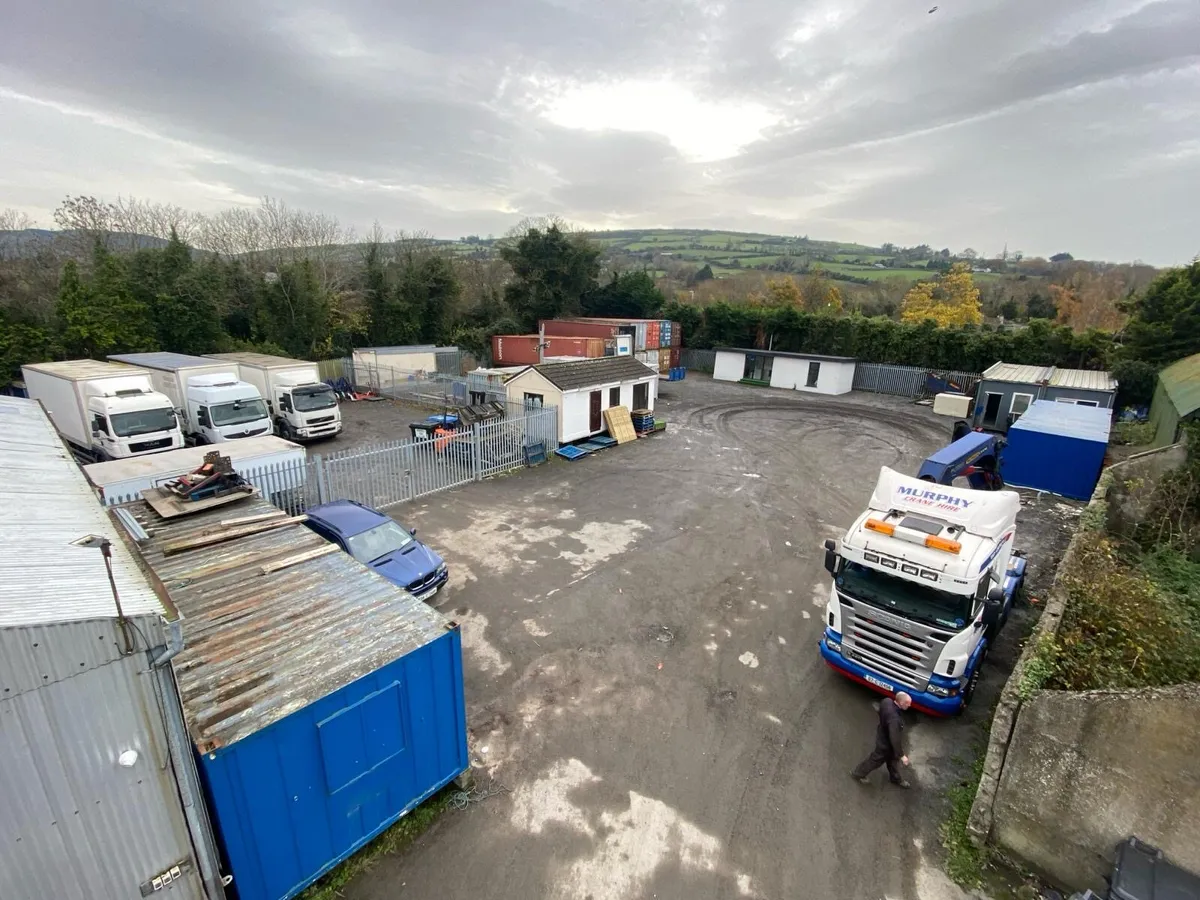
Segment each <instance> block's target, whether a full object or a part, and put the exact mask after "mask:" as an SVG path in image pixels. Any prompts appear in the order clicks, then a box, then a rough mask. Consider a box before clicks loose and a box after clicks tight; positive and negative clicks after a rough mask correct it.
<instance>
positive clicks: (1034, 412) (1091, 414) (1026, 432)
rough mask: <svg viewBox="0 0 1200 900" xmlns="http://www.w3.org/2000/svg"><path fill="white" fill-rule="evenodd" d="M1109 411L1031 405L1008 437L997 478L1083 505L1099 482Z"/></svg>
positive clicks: (1039, 403) (1045, 402) (1040, 403)
mask: <svg viewBox="0 0 1200 900" xmlns="http://www.w3.org/2000/svg"><path fill="white" fill-rule="evenodd" d="M1111 428H1112V410H1109V409H1101V408H1098V407H1094V406H1078V405H1075V404H1066V403H1055V402H1053V401H1051V400H1035V401H1034V402H1033V405H1032V406H1030V407H1029V409H1028V411H1026V412H1025V414H1024V415H1022V416H1021V418H1020V419H1018V420H1017V421H1016V422H1014V423H1013V426H1012V427H1011V428H1010V429H1009V431H1008V446H1007V447H1006V448H1005V450H1004V456H1003V458H1002V463H1001V470H1000V471H1001V474H1002V475H1003V476H1004V480H1005V481H1006V482H1007V483H1008V484H1011V485H1013V486H1014V487H1025V488H1034V489H1036V490H1039V491H1049V492H1050V493H1052V494H1061V495H1062V496H1063V497H1072V498H1074V499H1076V500H1087V499H1088V498H1089V497H1091V496H1092V491H1094V490H1095V489H1096V482H1097V481H1099V480H1100V470H1101V469H1102V468H1103V467H1104V456H1105V454H1106V453H1107V452H1108V435H1109V431H1110V429H1111Z"/></svg>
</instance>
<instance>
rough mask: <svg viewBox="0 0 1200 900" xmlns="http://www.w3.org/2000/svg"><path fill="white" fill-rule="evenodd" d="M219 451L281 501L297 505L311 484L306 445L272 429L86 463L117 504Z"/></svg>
mask: <svg viewBox="0 0 1200 900" xmlns="http://www.w3.org/2000/svg"><path fill="white" fill-rule="evenodd" d="M214 451H215V452H217V453H220V454H221V455H222V456H228V457H229V461H230V462H231V463H233V470H234V471H235V472H237V473H238V474H239V475H241V476H242V477H243V478H245V479H246V480H247V481H249V482H250V483H251V484H253V485H254V486H255V487H257V488H258V489H259V491H260V492H261V493H262V495H263V496H264V497H265V498H267V499H268V500H271V501H272V502H273V503H275V504H276V505H277V506H282V507H285V508H292V507H293V506H295V505H296V504H295V498H296V495H298V494H300V492H301V491H302V489H303V488H304V486H305V484H306V483H307V468H306V467H305V462H306V460H307V456H306V454H305V452H304V448H303V447H301V446H300V445H299V444H293V443H292V442H291V441H285V440H284V439H283V438H278V437H275V436H274V435H269V434H268V435H263V436H261V437H249V438H242V439H241V440H240V441H230V442H228V443H226V444H222V445H221V446H220V447H184V448H183V449H181V450H172V451H170V452H168V453H156V454H154V455H153V456H141V457H136V458H134V459H115V460H110V461H108V462H99V463H92V464H91V465H88V466H84V467H83V473H84V474H85V475H86V476H87V478H88V481H90V482H91V483H92V486H93V487H94V488H95V489H96V490H97V492H98V493H99V494H100V502H101V503H103V504H104V505H105V506H116V505H118V504H121V503H130V502H132V501H134V500H140V499H141V498H142V491H146V490H149V489H150V488H154V487H158V486H159V485H162V484H165V483H166V482H168V481H171V480H173V479H175V478H178V477H179V476H180V475H184V474H186V473H188V472H194V471H196V470H197V469H199V468H200V466H202V465H203V464H204V455H205V454H206V453H210V452H214Z"/></svg>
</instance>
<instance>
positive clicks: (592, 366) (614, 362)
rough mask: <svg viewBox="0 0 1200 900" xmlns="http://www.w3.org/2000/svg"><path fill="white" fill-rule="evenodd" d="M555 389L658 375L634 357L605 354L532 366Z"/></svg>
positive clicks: (589, 385)
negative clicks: (599, 356) (596, 357)
mask: <svg viewBox="0 0 1200 900" xmlns="http://www.w3.org/2000/svg"><path fill="white" fill-rule="evenodd" d="M532 368H534V369H536V370H537V371H538V372H539V373H541V374H542V375H543V376H545V378H546V379H547V380H548V381H549V382H550V383H551V384H553V385H554V386H555V387H556V388H558V389H559V390H562V391H571V390H577V389H578V388H585V387H591V386H592V385H596V384H608V383H609V382H612V381H633V380H635V379H638V378H647V377H649V376H651V375H653V376H656V377H657V375H658V373H657V372H655V371H654V370H653V369H651V368H650V367H649V366H646V365H644V364H643V363H640V362H638V361H637V360H636V359H634V358H633V357H632V356H605V357H601V358H599V359H579V360H575V361H573V362H562V363H544V364H542V365H537V366H533V367H532Z"/></svg>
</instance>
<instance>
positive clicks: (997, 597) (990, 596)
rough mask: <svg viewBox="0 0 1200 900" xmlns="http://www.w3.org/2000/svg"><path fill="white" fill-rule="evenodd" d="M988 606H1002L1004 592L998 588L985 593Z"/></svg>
mask: <svg viewBox="0 0 1200 900" xmlns="http://www.w3.org/2000/svg"><path fill="white" fill-rule="evenodd" d="M987 602H988V606H1003V605H1004V591H1003V590H1002V589H1001V588H999V587H994V588H992V589H991V590H990V591H988V593H987Z"/></svg>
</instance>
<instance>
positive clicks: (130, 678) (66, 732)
mask: <svg viewBox="0 0 1200 900" xmlns="http://www.w3.org/2000/svg"><path fill="white" fill-rule="evenodd" d="M89 534H93V535H98V536H100V537H103V538H107V539H109V541H110V542H111V544H110V547H109V550H110V552H111V563H112V578H113V583H114V584H115V586H116V592H117V597H119V599H120V603H121V610H122V612H123V617H121V618H119V617H118V612H117V606H116V599H115V598H114V596H113V587H112V585H110V583H109V580H108V574H107V571H106V566H105V559H104V553H103V552H102V551H101V550H100V549H99V548H97V549H90V548H89V549H83V548H80V547H75V546H72V545H71V543H70V542H72V541H75V540H78V539H79V538H82V537H85V536H87V535H89ZM121 534H122V529H121V527H120V526H119V525H118V524H117V522H116V521H115V520H114V519H112V518H110V516H109V514H108V513H106V512H105V511H104V509H103V508H102V507H101V506H100V505H99V504H98V503H97V502H96V497H95V495H94V494H93V493H92V490H91V488H90V487H89V486H88V483H87V481H86V479H85V478H84V477H83V473H82V472H80V471H79V468H78V467H77V466H76V465H75V463H74V461H73V460H72V458H71V455H70V453H69V452H68V451H67V450H66V448H65V447H64V446H63V443H62V441H61V440H60V439H59V437H58V435H57V434H56V433H55V430H54V427H53V425H52V424H51V423H50V421H49V419H48V418H47V416H46V414H45V412H44V411H43V409H42V408H41V405H40V404H39V403H37V402H36V401H32V400H20V399H12V398H4V399H0V537H2V538H3V541H4V549H5V552H4V554H3V555H2V556H0V798H2V800H0V897H4V898H12V900H25V898H30V900H32V898H42V897H53V898H55V900H94V898H99V897H103V898H106V900H108V898H112V900H134V898H141V897H143V896H145V895H146V894H158V893H159V892H160V891H161V892H163V894H162V895H165V893H167V892H168V889H169V893H170V896H171V897H173V898H176V900H205V898H208V900H220V898H223V897H224V893H223V891H222V885H221V876H220V873H219V871H218V869H217V852H216V846H215V842H214V840H213V837H212V833H211V830H210V828H209V824H208V820H207V815H206V813H205V811H204V806H203V800H202V792H201V790H200V786H199V782H198V780H197V778H196V771H195V768H194V760H193V757H192V755H191V754H190V753H189V752H188V751H187V746H186V741H185V740H184V739H183V735H184V732H183V719H182V715H181V713H180V707H179V699H178V696H177V694H176V692H175V683H174V679H173V678H172V675H171V668H170V665H169V663H168V656H169V649H170V648H171V647H172V646H173V647H175V648H177V647H178V638H179V634H178V630H177V629H172V628H171V626H170V624H169V623H168V622H167V618H168V616H170V617H171V618H172V619H174V613H173V611H170V610H169V608H168V607H167V606H165V605H164V603H163V601H162V600H161V599H160V597H159V596H158V594H157V593H156V591H155V589H154V587H153V586H152V584H151V582H150V580H148V578H147V577H146V575H145V574H144V573H143V572H142V570H141V569H140V567H139V566H138V564H137V562H136V558H135V556H134V554H133V553H132V552H131V551H130V549H129V548H128V547H127V546H126V544H125V542H124V540H123V539H122V537H121Z"/></svg>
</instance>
